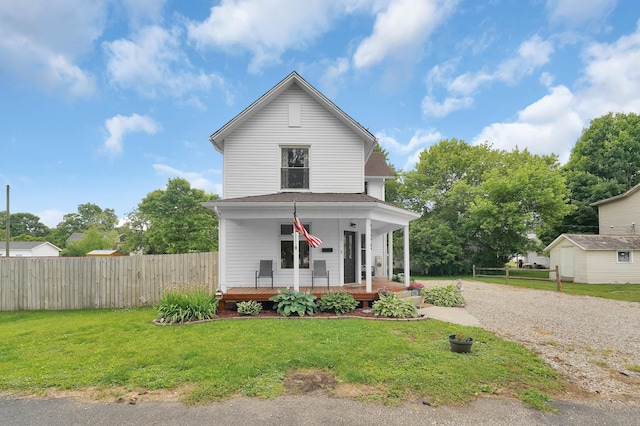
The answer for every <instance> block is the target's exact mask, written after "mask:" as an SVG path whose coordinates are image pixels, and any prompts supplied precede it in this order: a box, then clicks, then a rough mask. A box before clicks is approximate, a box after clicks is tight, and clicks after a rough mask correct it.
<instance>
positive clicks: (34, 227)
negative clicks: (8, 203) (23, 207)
mask: <svg viewBox="0 0 640 426" xmlns="http://www.w3.org/2000/svg"><path fill="white" fill-rule="evenodd" d="M5 215H6V212H4V211H3V212H0V217H2V218H3V219H4V217H5ZM9 221H10V224H9V227H10V228H11V229H10V230H11V238H12V239H14V238H15V239H16V240H25V239H27V238H31V239H41V240H42V239H44V238H45V237H46V236H47V235H49V233H50V232H51V231H50V229H49V228H47V226H46V225H44V224H43V223H42V222H40V218H39V217H38V216H36V215H34V214H31V213H11V217H10V218H9ZM6 227H7V225H6V221H5V220H2V221H1V223H0V229H3V230H6V229H5V228H6ZM5 235H6V234H5Z"/></svg>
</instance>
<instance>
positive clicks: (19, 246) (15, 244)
mask: <svg viewBox="0 0 640 426" xmlns="http://www.w3.org/2000/svg"><path fill="white" fill-rule="evenodd" d="M43 245H50V246H51V247H53V248H54V249H56V250H58V251H62V249H61V248H59V247H56V246H55V245H54V244H51V243H50V242H49V241H9V250H33V249H34V248H38V247H40V246H43Z"/></svg>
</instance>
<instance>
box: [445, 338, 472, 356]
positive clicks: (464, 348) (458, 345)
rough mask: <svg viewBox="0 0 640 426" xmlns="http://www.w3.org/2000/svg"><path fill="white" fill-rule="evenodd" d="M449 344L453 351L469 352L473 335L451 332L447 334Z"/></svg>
mask: <svg viewBox="0 0 640 426" xmlns="http://www.w3.org/2000/svg"><path fill="white" fill-rule="evenodd" d="M449 344H450V345H451V350H452V351H453V352H458V353H462V352H471V345H473V337H469V336H467V335H465V334H463V333H459V334H451V335H450V336H449Z"/></svg>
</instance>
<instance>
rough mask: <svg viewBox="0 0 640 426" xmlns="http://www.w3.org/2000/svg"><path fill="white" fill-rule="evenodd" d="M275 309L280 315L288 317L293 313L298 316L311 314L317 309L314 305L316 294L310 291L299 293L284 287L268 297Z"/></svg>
mask: <svg viewBox="0 0 640 426" xmlns="http://www.w3.org/2000/svg"><path fill="white" fill-rule="evenodd" d="M269 300H270V301H272V302H274V303H273V309H275V310H276V311H277V312H278V313H279V314H280V315H282V316H285V317H288V316H289V315H291V314H293V313H297V314H298V315H299V316H301V317H302V316H305V315H313V314H314V313H316V312H317V311H318V307H317V306H316V302H315V300H316V296H314V295H313V294H310V293H306V294H305V293H301V292H299V291H295V290H289V289H285V290H282V291H281V292H280V293H279V294H276V295H275V296H271V297H270V298H269Z"/></svg>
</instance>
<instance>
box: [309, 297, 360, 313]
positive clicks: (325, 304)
mask: <svg viewBox="0 0 640 426" xmlns="http://www.w3.org/2000/svg"><path fill="white" fill-rule="evenodd" d="M357 306H358V302H357V301H356V299H354V298H353V296H352V295H351V294H349V293H346V292H344V291H331V292H329V293H327V294H324V295H322V297H321V298H320V300H319V301H318V308H319V309H320V310H321V311H323V312H335V313H336V314H346V313H347V312H352V311H354V310H355V309H356V307H357Z"/></svg>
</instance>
